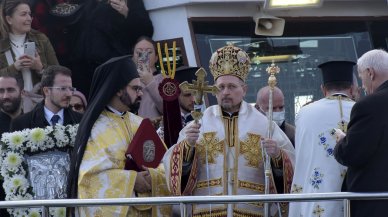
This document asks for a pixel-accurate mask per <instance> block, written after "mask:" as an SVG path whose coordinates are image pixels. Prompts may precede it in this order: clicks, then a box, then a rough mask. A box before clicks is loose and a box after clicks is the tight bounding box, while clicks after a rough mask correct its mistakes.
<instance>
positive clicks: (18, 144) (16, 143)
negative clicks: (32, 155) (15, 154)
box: [8, 132, 26, 151]
mask: <svg viewBox="0 0 388 217" xmlns="http://www.w3.org/2000/svg"><path fill="white" fill-rule="evenodd" d="M25 139H26V138H25V137H24V135H23V133H22V132H15V133H12V134H11V135H10V136H9V143H8V147H9V148H10V149H11V150H13V151H16V150H19V149H21V148H22V147H23V142H24V141H25Z"/></svg>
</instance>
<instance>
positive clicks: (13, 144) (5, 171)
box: [0, 124, 78, 217]
mask: <svg viewBox="0 0 388 217" xmlns="http://www.w3.org/2000/svg"><path fill="white" fill-rule="evenodd" d="M77 130H78V124H77V125H67V126H62V125H55V126H54V127H52V126H48V127H46V128H34V129H25V130H23V131H17V132H13V133H4V134H3V135H2V138H1V149H0V164H1V169H0V173H1V176H2V177H3V179H4V184H3V186H2V187H3V188H4V190H5V193H6V198H5V199H6V200H8V201H14V200H32V199H33V198H34V195H33V191H32V186H31V183H30V182H29V181H28V179H27V171H26V170H27V163H26V162H25V160H24V157H23V156H24V154H25V153H34V152H42V151H47V150H49V149H53V148H64V147H68V146H71V147H73V146H74V142H75V136H76V134H77ZM8 212H9V213H10V214H11V216H15V217H17V216H31V217H40V216H42V211H41V209H39V208H15V209H8ZM50 216H53V217H62V216H63V217H64V216H66V208H63V207H59V208H51V209H50Z"/></svg>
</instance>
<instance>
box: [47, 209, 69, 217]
mask: <svg viewBox="0 0 388 217" xmlns="http://www.w3.org/2000/svg"><path fill="white" fill-rule="evenodd" d="M50 215H52V216H54V217H65V216H66V208H65V207H59V208H51V209H50Z"/></svg>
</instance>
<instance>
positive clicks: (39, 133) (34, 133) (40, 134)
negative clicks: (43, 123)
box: [29, 128, 47, 144]
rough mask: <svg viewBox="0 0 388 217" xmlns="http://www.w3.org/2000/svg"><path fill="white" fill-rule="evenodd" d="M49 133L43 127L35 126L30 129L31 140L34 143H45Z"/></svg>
mask: <svg viewBox="0 0 388 217" xmlns="http://www.w3.org/2000/svg"><path fill="white" fill-rule="evenodd" d="M46 137H47V135H46V133H45V131H44V129H42V128H34V129H32V130H31V131H30V135H29V140H30V141H31V142H32V143H36V144H43V143H44V140H45V139H46Z"/></svg>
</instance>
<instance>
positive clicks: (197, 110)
mask: <svg viewBox="0 0 388 217" xmlns="http://www.w3.org/2000/svg"><path fill="white" fill-rule="evenodd" d="M195 75H196V76H197V80H193V83H192V84H190V83H188V82H187V81H185V82H183V83H181V84H180V85H179V88H180V89H181V91H183V92H187V91H190V92H192V93H193V94H194V97H195V105H194V111H192V112H191V115H192V116H193V119H194V120H195V121H196V122H198V120H199V119H201V118H202V112H201V105H202V104H203V102H202V97H203V95H204V94H205V93H211V94H213V95H214V94H216V93H217V91H218V89H217V87H216V86H213V85H209V84H208V82H207V81H205V77H206V71H205V69H203V68H200V69H198V71H197V72H196V73H195Z"/></svg>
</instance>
